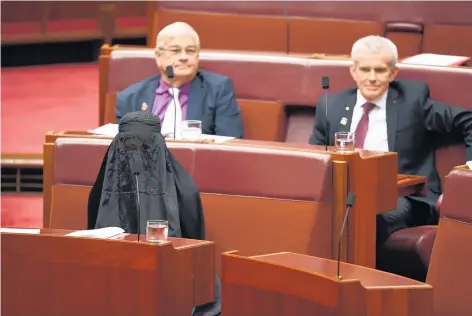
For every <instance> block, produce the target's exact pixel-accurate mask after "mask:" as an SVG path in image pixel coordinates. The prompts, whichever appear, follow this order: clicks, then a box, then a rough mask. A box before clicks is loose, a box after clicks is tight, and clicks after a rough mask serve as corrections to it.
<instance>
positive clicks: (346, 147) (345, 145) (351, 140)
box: [334, 132, 356, 152]
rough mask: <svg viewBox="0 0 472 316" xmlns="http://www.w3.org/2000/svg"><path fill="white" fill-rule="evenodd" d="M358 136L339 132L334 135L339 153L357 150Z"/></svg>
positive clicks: (335, 145)
mask: <svg viewBox="0 0 472 316" xmlns="http://www.w3.org/2000/svg"><path fill="white" fill-rule="evenodd" d="M355 144H356V135H355V134H354V133H351V132H337V133H335V134H334V147H335V148H336V151H339V152H351V151H354V150H355V149H356V146H355Z"/></svg>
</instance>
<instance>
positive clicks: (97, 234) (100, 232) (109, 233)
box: [66, 227, 125, 239]
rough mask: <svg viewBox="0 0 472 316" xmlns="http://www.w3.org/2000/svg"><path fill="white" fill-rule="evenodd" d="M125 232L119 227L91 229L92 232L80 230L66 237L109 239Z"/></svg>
mask: <svg viewBox="0 0 472 316" xmlns="http://www.w3.org/2000/svg"><path fill="white" fill-rule="evenodd" d="M124 232H125V231H124V230H123V229H122V228H119V227H105V228H98V229H90V230H78V231H75V232H72V233H69V234H67V235H66V236H73V237H90V238H102V239H107V238H112V237H116V236H118V235H121V234H123V233H124Z"/></svg>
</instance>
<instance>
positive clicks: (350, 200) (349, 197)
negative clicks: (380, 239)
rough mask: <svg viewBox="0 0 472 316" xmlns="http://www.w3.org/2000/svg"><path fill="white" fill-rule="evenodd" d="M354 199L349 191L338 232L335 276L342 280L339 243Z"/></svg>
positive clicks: (354, 196) (353, 195)
mask: <svg viewBox="0 0 472 316" xmlns="http://www.w3.org/2000/svg"><path fill="white" fill-rule="evenodd" d="M355 200H356V195H355V194H354V193H349V194H348V196H347V201H346V205H347V208H346V214H345V215H344V221H343V225H342V227H341V232H340V233H339V240H338V266H337V272H336V278H337V279H338V280H342V279H343V277H342V275H341V271H340V270H341V243H342V238H343V234H344V229H345V228H346V223H347V219H348V217H349V212H350V211H351V207H353V206H354V202H355Z"/></svg>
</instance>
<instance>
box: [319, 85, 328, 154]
mask: <svg viewBox="0 0 472 316" xmlns="http://www.w3.org/2000/svg"><path fill="white" fill-rule="evenodd" d="M321 87H322V88H323V90H324V97H325V112H326V113H325V114H326V117H325V119H326V121H325V124H326V125H325V133H326V135H325V139H326V143H325V150H326V151H328V146H329V121H328V90H329V77H327V76H323V77H322V78H321Z"/></svg>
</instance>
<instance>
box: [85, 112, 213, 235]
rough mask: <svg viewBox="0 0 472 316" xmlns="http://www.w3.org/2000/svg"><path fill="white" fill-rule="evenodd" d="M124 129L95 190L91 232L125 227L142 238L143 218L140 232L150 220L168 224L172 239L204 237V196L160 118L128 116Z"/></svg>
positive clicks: (146, 114)
mask: <svg viewBox="0 0 472 316" xmlns="http://www.w3.org/2000/svg"><path fill="white" fill-rule="evenodd" d="M118 131H119V132H118V134H117V135H116V136H115V138H114V139H113V141H112V143H111V144H110V146H109V147H108V150H107V152H106V154H105V157H104V158H103V161H102V165H101V167H100V171H99V173H98V176H97V179H96V181H95V184H94V185H93V187H92V190H91V191H90V195H89V200H88V229H93V228H103V227H121V228H122V229H124V230H125V231H126V232H127V233H132V234H136V233H137V231H138V224H137V222H138V218H139V222H140V223H139V231H140V232H145V231H146V222H147V221H148V220H151V219H155V220H167V221H168V222H169V237H182V238H190V239H204V238H205V226H204V218H203V208H202V203H201V199H200V192H199V190H198V188H197V186H196V184H195V182H194V181H193V179H192V177H191V176H190V175H189V174H188V173H187V171H186V170H185V169H184V168H183V166H182V165H181V164H180V163H179V162H178V161H177V160H176V159H175V158H174V156H173V155H172V153H171V152H170V151H169V150H168V148H167V146H166V142H165V140H164V138H163V136H162V135H161V122H160V120H159V118H158V117H157V116H155V115H153V114H151V113H149V112H147V111H137V112H131V113H128V114H126V115H124V116H123V117H122V119H121V120H120V123H119V130H118ZM137 185H138V187H139V205H138V202H137V199H136V197H137V195H136V192H137V191H136V188H137V187H136V186H137ZM138 211H139V212H140V213H139V216H137V212H138Z"/></svg>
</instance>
